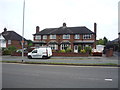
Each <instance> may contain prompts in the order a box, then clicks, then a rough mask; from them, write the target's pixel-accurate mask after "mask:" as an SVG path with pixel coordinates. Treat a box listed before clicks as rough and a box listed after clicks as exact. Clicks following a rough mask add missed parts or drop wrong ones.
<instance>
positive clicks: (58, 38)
mask: <svg viewBox="0 0 120 90" xmlns="http://www.w3.org/2000/svg"><path fill="white" fill-rule="evenodd" d="M96 26H97V25H96V23H94V32H92V31H91V30H90V29H88V28H87V27H85V26H83V27H67V26H66V23H63V26H62V27H59V28H46V29H44V30H42V31H40V30H39V26H37V27H36V33H35V34H33V36H34V41H33V44H34V45H35V46H36V47H39V46H45V45H46V46H50V47H51V48H52V49H53V50H62V49H65V48H66V47H69V48H71V49H72V50H73V51H74V52H78V46H79V45H81V46H82V48H84V47H87V46H90V47H92V48H95V46H96V44H95V43H96Z"/></svg>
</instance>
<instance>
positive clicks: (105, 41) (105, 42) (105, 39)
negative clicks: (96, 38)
mask: <svg viewBox="0 0 120 90" xmlns="http://www.w3.org/2000/svg"><path fill="white" fill-rule="evenodd" d="M103 43H104V45H106V44H107V43H108V39H107V38H106V37H104V38H103Z"/></svg>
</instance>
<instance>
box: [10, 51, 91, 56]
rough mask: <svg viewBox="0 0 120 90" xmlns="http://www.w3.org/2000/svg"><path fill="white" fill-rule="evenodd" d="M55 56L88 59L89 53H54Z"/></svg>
mask: <svg viewBox="0 0 120 90" xmlns="http://www.w3.org/2000/svg"><path fill="white" fill-rule="evenodd" d="M52 54H53V56H59V57H88V56H89V53H72V52H70V53H58V52H53V53H52ZM11 56H22V53H17V52H14V53H12V54H11ZM24 56H27V53H24Z"/></svg>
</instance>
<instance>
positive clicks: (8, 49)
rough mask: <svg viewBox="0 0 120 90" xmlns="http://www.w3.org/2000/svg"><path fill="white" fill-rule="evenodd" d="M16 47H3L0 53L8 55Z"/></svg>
mask: <svg viewBox="0 0 120 90" xmlns="http://www.w3.org/2000/svg"><path fill="white" fill-rule="evenodd" d="M16 50H17V49H16V47H15V46H9V47H8V48H3V49H2V53H3V55H10V54H12V53H13V52H15V51H16Z"/></svg>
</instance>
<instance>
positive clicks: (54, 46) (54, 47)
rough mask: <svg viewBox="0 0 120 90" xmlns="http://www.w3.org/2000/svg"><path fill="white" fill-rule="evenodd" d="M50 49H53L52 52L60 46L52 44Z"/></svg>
mask: <svg viewBox="0 0 120 90" xmlns="http://www.w3.org/2000/svg"><path fill="white" fill-rule="evenodd" d="M49 47H51V49H52V50H57V49H58V45H56V44H50V45H49Z"/></svg>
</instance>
